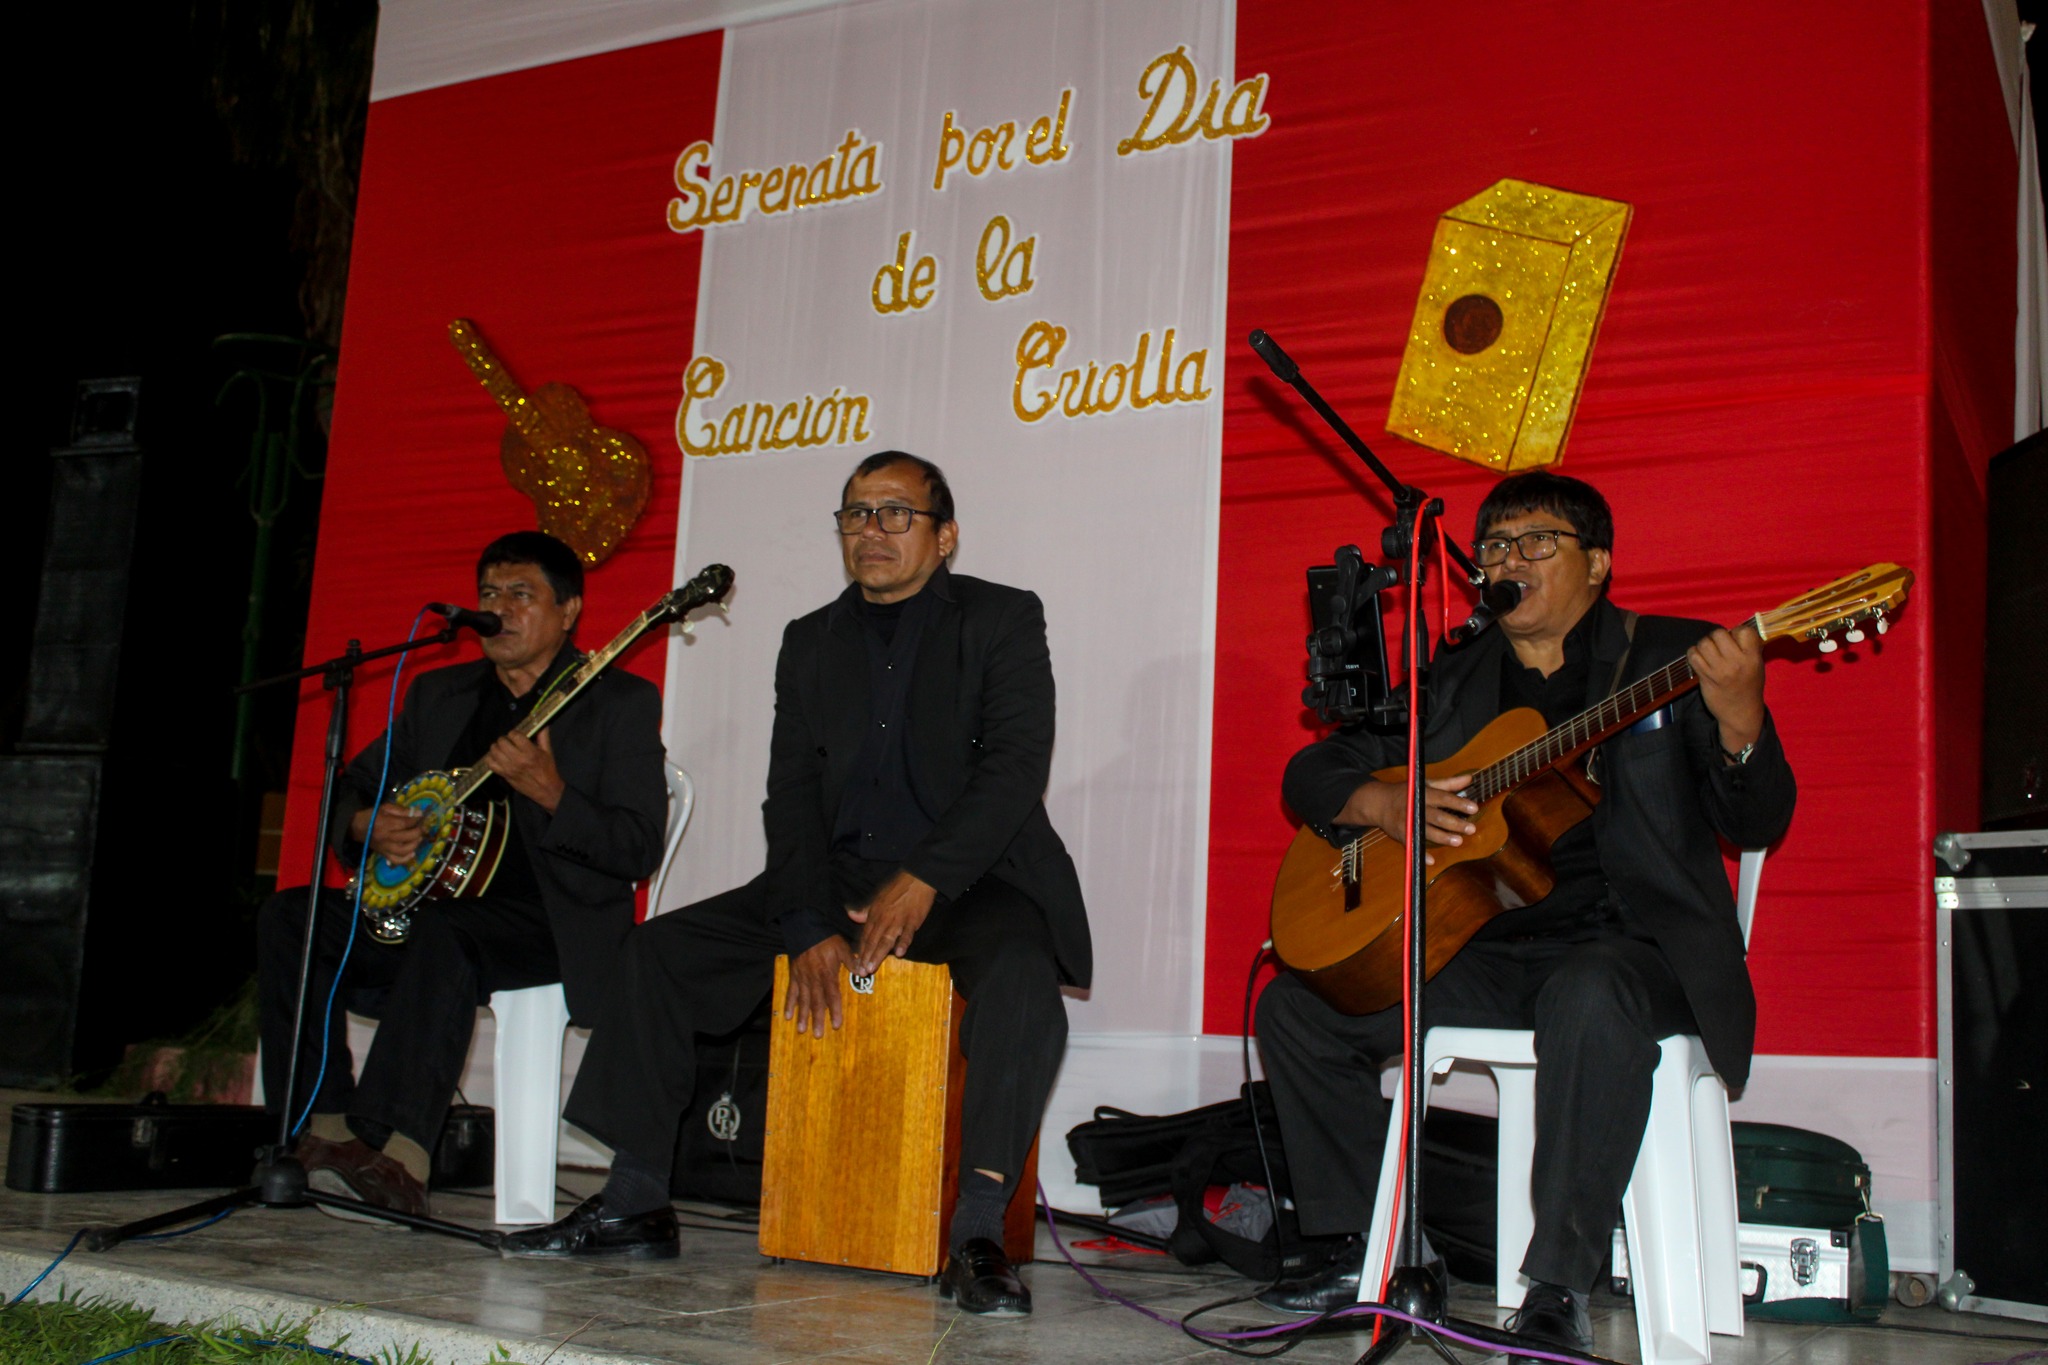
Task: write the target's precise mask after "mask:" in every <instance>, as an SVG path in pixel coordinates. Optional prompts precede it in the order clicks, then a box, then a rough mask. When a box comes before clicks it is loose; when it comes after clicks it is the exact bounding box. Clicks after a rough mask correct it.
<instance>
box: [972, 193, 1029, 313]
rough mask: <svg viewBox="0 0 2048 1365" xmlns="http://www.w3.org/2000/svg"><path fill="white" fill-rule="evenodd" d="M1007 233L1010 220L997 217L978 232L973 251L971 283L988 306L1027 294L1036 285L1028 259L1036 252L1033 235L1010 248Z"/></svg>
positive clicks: (1009, 229) (998, 215)
mask: <svg viewBox="0 0 2048 1365" xmlns="http://www.w3.org/2000/svg"><path fill="white" fill-rule="evenodd" d="M1010 232H1011V228H1010V220H1009V219H1008V218H1007V217H1005V216H1004V215H1002V214H1000V213H999V214H997V215H996V216H995V217H993V218H991V219H989V220H988V226H987V227H985V228H983V229H982V230H981V244H980V245H979V246H977V247H976V248H975V249H974V283H975V285H976V286H977V287H978V288H979V289H980V290H981V296H982V297H983V298H985V299H987V300H988V301H989V302H990V303H996V302H999V301H1000V300H1002V299H1006V298H1009V297H1011V296H1012V295H1015V294H1028V293H1030V292H1031V291H1032V289H1034V288H1035V287H1037V284H1038V280H1037V278H1036V277H1035V276H1034V275H1033V274H1032V273H1031V258H1032V256H1033V254H1035V253H1036V251H1037V250H1038V237H1037V235H1036V234H1033V235H1032V236H1030V237H1025V238H1023V239H1021V240H1019V241H1018V242H1017V243H1016V244H1015V245H1012V244H1011V242H1010Z"/></svg>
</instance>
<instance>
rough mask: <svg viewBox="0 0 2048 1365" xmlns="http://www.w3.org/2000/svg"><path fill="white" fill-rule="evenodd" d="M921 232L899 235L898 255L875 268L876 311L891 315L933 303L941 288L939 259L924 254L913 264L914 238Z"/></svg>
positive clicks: (871, 292) (874, 297) (872, 290)
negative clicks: (911, 258)
mask: <svg viewBox="0 0 2048 1365" xmlns="http://www.w3.org/2000/svg"><path fill="white" fill-rule="evenodd" d="M916 235H917V234H916V233H914V232H906V233H904V234H903V235H902V236H901V237H898V238H897V239H896V259H895V260H894V261H892V262H890V263H889V264H888V265H885V266H883V267H882V268H881V269H880V270H877V271H876V272H875V284H874V288H873V289H871V290H870V291H869V296H870V297H871V298H873V299H874V302H875V311H876V312H877V313H880V314H882V315H883V316H884V317H887V316H888V315H889V314H891V313H901V312H904V311H906V310H908V309H913V308H922V307H924V306H925V305H926V304H928V303H930V302H931V301H932V299H933V298H934V297H935V296H936V295H937V294H938V292H939V263H938V261H937V259H936V258H934V257H931V256H920V257H918V258H917V262H916V264H914V265H913V264H911V261H910V252H911V244H910V243H911V239H912V238H913V237H915V236H916Z"/></svg>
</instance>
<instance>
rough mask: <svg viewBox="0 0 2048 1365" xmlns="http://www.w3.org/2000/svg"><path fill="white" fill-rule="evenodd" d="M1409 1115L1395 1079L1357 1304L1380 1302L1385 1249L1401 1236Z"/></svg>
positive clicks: (1404, 1087) (1400, 1080) (1404, 1092)
mask: <svg viewBox="0 0 2048 1365" xmlns="http://www.w3.org/2000/svg"><path fill="white" fill-rule="evenodd" d="M1407 1111H1408V1078H1407V1077H1406V1076H1403V1075H1400V1074H1398V1073H1397V1074H1396V1075H1395V1077H1394V1102H1393V1104H1392V1106H1391V1107H1390V1108H1389V1109H1388V1111H1387V1150H1386V1155H1385V1156H1383V1157H1381V1158H1380V1187H1379V1193H1378V1194H1377V1195H1375V1196H1374V1198H1373V1201H1372V1227H1371V1228H1369V1229H1368V1230H1367V1231H1366V1234H1365V1270H1364V1272H1363V1273H1362V1274H1360V1275H1359V1277H1358V1301H1359V1302H1360V1303H1374V1302H1377V1301H1378V1300H1379V1296H1380V1282H1381V1281H1382V1280H1384V1279H1385V1278H1386V1276H1387V1246H1388V1244H1389V1243H1390V1242H1391V1240H1392V1239H1393V1238H1394V1237H1396V1236H1398V1235H1399V1234H1400V1230H1401V1224H1400V1217H1401V1204H1402V1201H1401V1200H1399V1199H1397V1198H1395V1197H1394V1191H1395V1188H1396V1187H1397V1185H1398V1184H1399V1182H1400V1176H1401V1116H1402V1115H1403V1114H1405V1113H1406V1112H1407Z"/></svg>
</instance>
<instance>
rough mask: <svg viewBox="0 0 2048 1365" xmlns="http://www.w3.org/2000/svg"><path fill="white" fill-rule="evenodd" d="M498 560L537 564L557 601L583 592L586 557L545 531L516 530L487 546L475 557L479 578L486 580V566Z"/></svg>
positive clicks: (481, 580)
mask: <svg viewBox="0 0 2048 1365" xmlns="http://www.w3.org/2000/svg"><path fill="white" fill-rule="evenodd" d="M499 564H533V565H537V566H538V567H539V569H540V571H541V573H542V574H543V575H545V576H546V578H547V580H548V586H549V587H550V588H553V589H554V590H555V600H556V601H557V602H566V601H568V600H569V599H570V598H572V597H581V596H583V561H582V560H581V559H579V558H577V556H576V552H575V551H574V550H572V549H570V548H569V547H568V546H567V545H564V544H563V543H562V542H561V541H559V540H556V539H555V538H554V537H553V536H551V535H549V534H548V533H547V532H546V531H514V532H512V533H511V534H509V535H502V536H499V537H498V538H497V539H496V540H494V541H492V542H491V543H490V544H488V545H486V546H484V552H483V553H482V554H480V555H478V556H477V557H476V581H477V582H479V583H481V582H483V581H484V570H485V569H489V568H492V567H494V566H496V565H499Z"/></svg>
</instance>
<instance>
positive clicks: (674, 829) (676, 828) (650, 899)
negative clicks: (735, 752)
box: [647, 759, 697, 919]
mask: <svg viewBox="0 0 2048 1365" xmlns="http://www.w3.org/2000/svg"><path fill="white" fill-rule="evenodd" d="M661 771H662V775H663V776H664V777H666V778H667V779H668V795H669V802H668V847H667V848H665V849H663V850H662V854H661V870H660V871H659V872H657V873H655V874H654V885H653V886H652V887H650V888H649V889H648V892H647V917H648V918H649V919H652V918H654V916H656V915H658V914H660V913H661V893H662V892H663V891H664V890H665V889H666V888H667V886H668V874H669V869H670V868H672V867H674V866H675V862H676V850H677V849H679V848H681V847H682V846H683V831H684V830H685V829H687V828H689V825H690V808H691V807H692V806H693V805H695V804H696V801H697V787H696V784H695V783H693V782H691V781H690V775H689V774H688V773H686V772H684V771H683V769H682V765H681V764H679V763H677V762H676V761H675V760H674V759H664V760H663V761H662V765H661Z"/></svg>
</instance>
